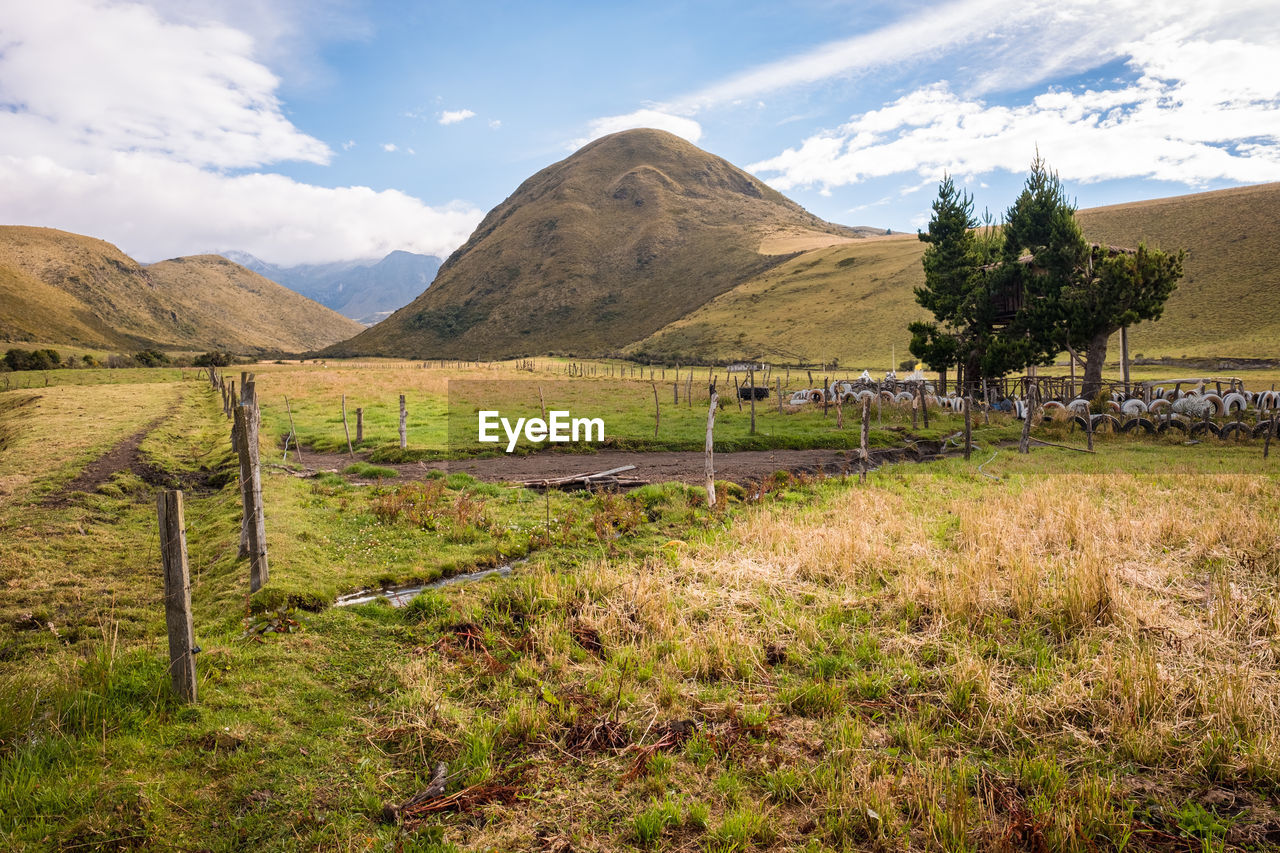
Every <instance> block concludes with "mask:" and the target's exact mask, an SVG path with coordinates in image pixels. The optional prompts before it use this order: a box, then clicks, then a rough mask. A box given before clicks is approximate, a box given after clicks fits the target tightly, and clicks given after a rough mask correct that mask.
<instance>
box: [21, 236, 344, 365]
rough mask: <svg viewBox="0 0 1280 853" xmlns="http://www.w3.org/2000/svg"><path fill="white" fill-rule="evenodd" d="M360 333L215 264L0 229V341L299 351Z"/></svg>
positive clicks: (307, 303)
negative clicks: (145, 259)
mask: <svg viewBox="0 0 1280 853" xmlns="http://www.w3.org/2000/svg"><path fill="white" fill-rule="evenodd" d="M359 328H360V326H359V324H357V323H355V322H354V321H351V320H348V319H347V318H345V317H342V316H340V315H338V314H337V313H335V312H333V311H330V310H329V309H328V308H325V307H323V306H321V305H318V304H316V303H314V302H312V301H311V300H308V299H306V298H304V297H302V296H299V295H298V294H296V293H294V292H292V291H290V290H288V289H286V288H284V287H281V286H280V285H278V284H276V283H275V282H273V281H270V280H268V279H266V278H263V277H262V276H260V275H258V274H257V273H254V272H253V271H251V270H248V269H246V268H244V267H242V266H240V265H238V264H235V263H233V262H231V261H229V260H226V259H225V258H222V257H220V256H216V255H196V256H191V257H185V258H173V259H170V260H167V261H160V262H159V263H155V264H148V265H143V264H140V263H138V262H137V261H136V260H134V259H133V258H131V257H129V256H128V255H126V254H124V253H123V252H122V251H120V249H119V248H118V247H116V246H114V245H112V244H111V243H108V242H106V241H105V240H99V239H97V238H95V237H88V236H85V235H81V234H73V233H71V232H68V231H60V230H58V229H53V228H37V227H33V226H20V225H10V226H0V339H5V340H9V341H14V342H19V341H40V342H49V343H55V342H56V343H61V344H66V345H79V346H85V347H99V348H105V349H121V350H130V349H147V348H157V349H171V350H201V349H203V350H214V349H223V350H228V351H232V352H239V353H266V352H299V351H304V350H308V349H314V348H316V347H318V346H324V345H327V344H329V343H333V342H335V341H338V340H341V339H342V338H344V337H347V336H349V335H351V334H353V333H354V332H356V331H358V330H359Z"/></svg>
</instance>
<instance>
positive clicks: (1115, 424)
mask: <svg viewBox="0 0 1280 853" xmlns="http://www.w3.org/2000/svg"><path fill="white" fill-rule="evenodd" d="M1099 424H1108V425H1109V426H1110V429H1111V432H1112V433H1117V432H1119V431H1120V421H1119V419H1118V418H1116V416H1115V415H1110V414H1106V413H1103V414H1100V415H1094V416H1093V431H1094V432H1095V433H1097V432H1102V431H1103V430H1100V429H1099V428H1098V426H1099Z"/></svg>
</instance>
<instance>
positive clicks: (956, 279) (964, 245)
mask: <svg viewBox="0 0 1280 853" xmlns="http://www.w3.org/2000/svg"><path fill="white" fill-rule="evenodd" d="M977 224H978V222H977V220H976V219H974V216H973V197H972V196H970V195H969V193H968V192H967V191H965V190H962V189H959V188H958V187H956V185H955V181H953V180H952V178H951V176H950V175H944V176H943V178H942V183H941V184H939V185H938V197H937V199H935V200H934V202H933V218H932V219H930V220H929V230H928V231H927V232H920V233H918V234H917V236H918V237H919V238H920V240H921V242H924V243H928V244H929V247H928V248H927V249H925V250H924V258H923V260H922V264H923V265H924V282H925V283H924V287H917V288H916V289H915V294H916V301H917V302H919V303H920V304H921V305H922V306H924V307H925V308H927V309H928V310H929V311H930V312H931V313H932V314H933V316H934V317H935V318H936V319H937V321H938V322H936V323H912V324H911V325H910V326H909V327H908V328H909V330H910V331H911V344H910V346H909V349H910V351H911V354H912V355H914V356H915V357H916V358H918V359H920V360H921V361H923V362H924V363H925V364H926V365H927V366H928V367H929V369H931V370H936V371H938V372H939V373H940V374H941V375H942V378H943V383H944V384H945V382H946V375H947V369H948V368H949V367H951V366H953V365H959V364H960V363H961V362H963V363H965V364H974V363H976V356H975V355H974V353H975V350H976V348H977V346H978V338H979V337H980V335H978V328H977V324H976V322H975V317H974V313H975V310H977V309H978V308H980V307H981V306H980V304H979V300H977V299H975V290H977V289H979V282H980V279H981V270H980V269H979V263H978V261H979V257H978V253H977V252H976V244H975V240H974V234H973V229H974V228H975V227H976V226H977ZM939 324H941V325H939Z"/></svg>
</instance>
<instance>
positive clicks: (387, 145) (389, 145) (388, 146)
mask: <svg viewBox="0 0 1280 853" xmlns="http://www.w3.org/2000/svg"><path fill="white" fill-rule="evenodd" d="M382 150H383V151H387V152H391V151H399V150H400V148H399V146H397V145H396V144H395V143H394V142H384V143H382Z"/></svg>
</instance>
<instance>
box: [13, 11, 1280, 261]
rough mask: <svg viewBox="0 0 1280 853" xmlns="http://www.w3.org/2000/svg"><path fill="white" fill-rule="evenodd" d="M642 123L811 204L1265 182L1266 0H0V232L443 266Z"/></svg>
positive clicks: (151, 257) (1276, 138) (1104, 199)
mask: <svg viewBox="0 0 1280 853" xmlns="http://www.w3.org/2000/svg"><path fill="white" fill-rule="evenodd" d="M632 127H658V128H662V129H664V130H669V131H671V132H672V133H676V134H679V135H680V136H683V137H684V138H686V139H688V140H689V141H691V142H693V143H695V144H697V145H698V146H700V147H702V148H704V149H706V150H707V151H710V152H711V153H713V154H717V155H719V156H721V157H724V158H726V159H727V160H729V161H730V162H732V163H735V164H736V165H739V166H741V167H743V168H745V169H747V170H748V171H750V172H752V173H754V174H755V175H757V176H759V177H760V178H762V179H763V180H766V181H767V182H768V183H769V184H770V185H772V186H774V187H775V188H777V189H779V190H781V191H782V192H784V193H786V194H787V195H789V196H790V197H791V198H793V199H795V200H796V201H798V202H799V203H800V204H802V205H804V206H805V207H806V208H808V209H809V210H810V211H812V212H814V213H815V214H817V215H819V216H821V217H823V218H824V219H828V220H830V221H833V222H839V223H842V224H846V225H871V226H876V227H884V228H891V229H893V230H895V231H901V230H915V229H917V228H920V227H922V226H925V225H926V224H927V222H928V217H929V206H930V203H931V202H932V200H933V198H934V196H935V195H936V188H937V184H938V181H939V180H940V178H941V177H942V176H943V174H944V173H950V174H952V175H953V176H955V178H956V179H957V180H958V181H960V182H961V183H962V184H963V185H964V186H965V187H966V188H967V189H968V190H969V191H970V192H971V193H972V194H973V196H974V198H975V200H976V204H977V209H978V210H979V211H982V210H983V209H984V208H985V209H989V210H990V211H991V212H992V214H993V215H995V216H997V217H998V216H999V214H1000V213H1001V212H1002V211H1003V210H1004V209H1005V208H1007V207H1008V205H1009V204H1010V203H1011V202H1012V201H1013V198H1014V197H1015V196H1016V194H1017V192H1018V190H1019V188H1020V187H1021V184H1022V181H1023V179H1024V178H1025V175H1026V171H1027V168H1028V165H1029V164H1030V162H1031V160H1032V158H1033V157H1034V156H1035V155H1036V152H1037V150H1038V151H1039V153H1040V154H1041V155H1042V156H1043V157H1044V158H1045V159H1046V160H1047V162H1048V163H1049V165H1050V167H1051V168H1053V169H1055V170H1057V171H1058V173H1059V174H1060V176H1061V177H1062V178H1063V180H1064V182H1065V184H1066V186H1067V188H1068V191H1069V193H1070V194H1071V195H1073V196H1074V197H1075V199H1076V201H1077V203H1078V204H1079V205H1080V206H1081V207H1093V206H1098V205H1103V204H1115V203H1120V202H1125V201H1133V200H1139V199H1147V198H1158V197H1162V196H1170V195H1180V194H1184V193H1189V192H1199V191H1204V190H1211V189H1219V188H1225V187H1232V186H1240V185H1243V184H1252V183H1262V182H1267V181H1278V180H1280V10H1278V9H1277V6H1276V0H1239V2H1237V1H1236V0H1221V2H1209V3H1206V2H1203V0H1165V2H1163V3H1160V4H1152V3H1149V2H1146V0H1142V2H1135V0H1107V2H1090V0H952V2H946V0H942V2H928V3H923V2H841V0H797V2H790V3H779V2H755V1H754V0H703V2H697V0H689V2H664V0H645V2H630V0H622V2H609V3H588V2H535V1H534V0H524V1H523V2H503V0H492V2H484V3H476V2H474V0H467V2H461V0H459V2H452V0H442V1H441V2H418V3H411V2H360V0H143V2H123V0H40V2H28V0H0V224H12V225H40V226H47V227H54V228H61V229H64V230H68V231H73V232H77V233H81V234H88V235H91V236H94V237H100V238H102V239H105V240H108V241H110V242H113V243H115V244H116V245H118V246H119V247H120V248H121V249H123V250H124V251H125V252H127V253H128V254H130V255H132V256H134V257H135V258H137V259H139V260H142V261H146V262H150V261H155V260H161V259H164V258H168V257H175V256H179V255H187V254H197V253H201V252H209V251H221V250H231V249H235V250H240V251H247V252H250V253H252V254H254V255H257V256H258V257H260V258H262V259H263V260H266V261H269V262H272V263H277V264H298V263H321V262H327V261H333V260H345V259H355V258H376V257H381V256H382V255H385V254H386V253H387V252H390V251H392V250H395V249H404V250H408V251H416V252H423V253H428V254H435V255H440V256H442V257H443V256H445V255H447V254H448V253H449V252H451V251H452V250H453V249H455V248H456V247H457V246H459V245H460V244H461V243H462V242H464V241H465V240H466V238H467V236H468V235H469V234H470V232H471V231H472V229H474V227H475V226H476V224H478V222H479V221H480V219H481V217H482V216H483V215H484V213H485V212H486V211H487V210H489V209H490V208H492V207H493V206H494V205H496V204H498V203H499V202H501V201H502V200H503V199H504V198H506V197H507V196H508V195H510V194H511V193H512V192H514V191H515V189H516V187H518V186H519V184H520V183H521V182H522V181H523V180H524V179H525V178H527V177H529V176H530V175H532V174H533V173H535V172H537V171H538V170H539V169H541V168H543V167H545V166H547V165H550V164H551V163H553V162H556V161H558V160H561V159H563V158H565V157H567V156H569V155H570V154H571V153H572V152H573V151H574V150H575V149H576V148H578V147H580V146H581V145H583V144H585V143H586V142H588V141H590V140H591V139H594V138H597V137H599V136H602V135H604V134H607V133H612V132H615V131H619V130H625V129H627V128H632Z"/></svg>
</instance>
